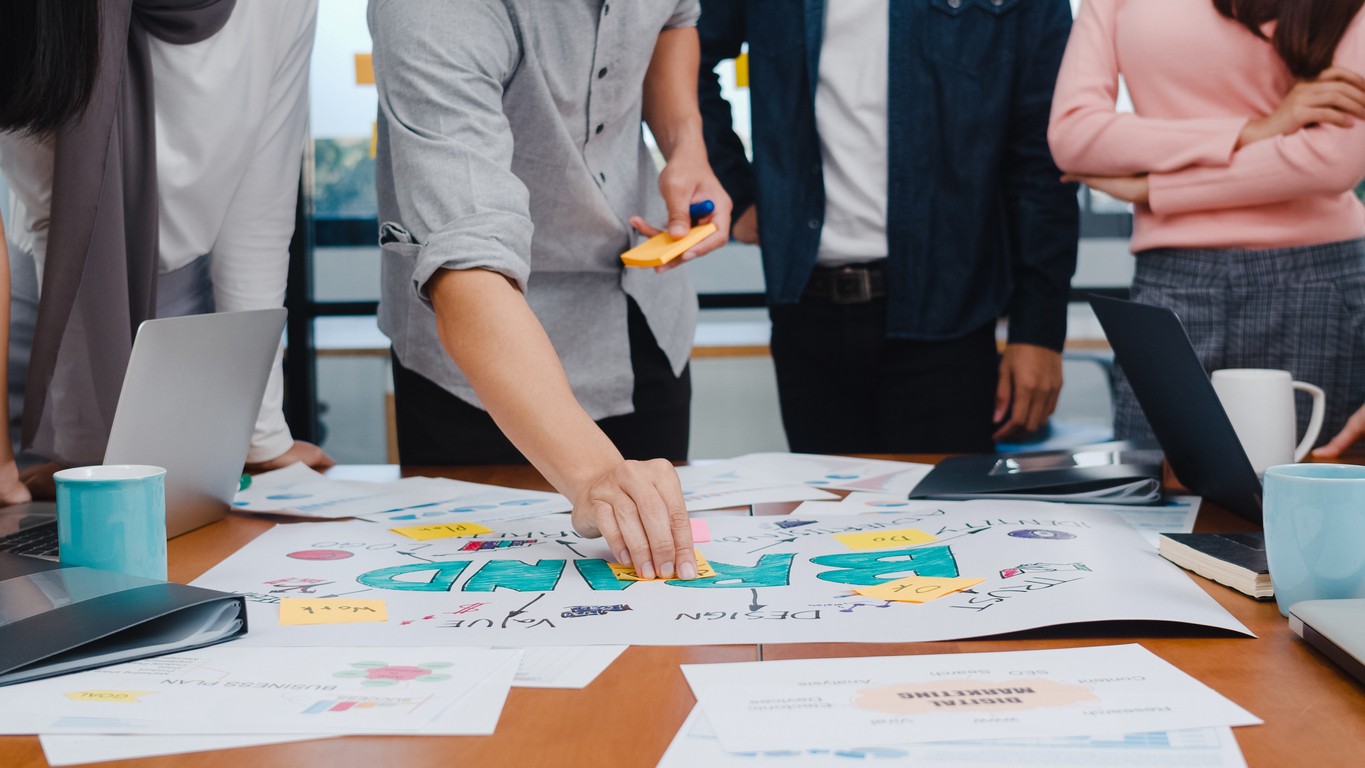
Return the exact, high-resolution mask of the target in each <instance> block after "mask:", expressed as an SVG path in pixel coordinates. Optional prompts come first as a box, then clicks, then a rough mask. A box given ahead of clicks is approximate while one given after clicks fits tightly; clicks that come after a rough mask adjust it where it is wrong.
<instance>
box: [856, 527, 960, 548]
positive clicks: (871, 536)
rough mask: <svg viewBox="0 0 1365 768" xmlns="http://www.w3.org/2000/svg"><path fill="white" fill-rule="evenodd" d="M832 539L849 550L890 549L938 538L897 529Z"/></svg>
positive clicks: (915, 531)
mask: <svg viewBox="0 0 1365 768" xmlns="http://www.w3.org/2000/svg"><path fill="white" fill-rule="evenodd" d="M834 538H836V539H838V540H839V541H842V542H843V543H844V546H846V547H848V548H849V549H890V548H891V547H907V546H914V545H916V544H928V543H929V542H931V541H938V537H937V536H935V535H933V534H931V533H925V532H924V531H921V530H919V529H918V528H899V529H897V530H894V531H865V532H863V533H836V534H834Z"/></svg>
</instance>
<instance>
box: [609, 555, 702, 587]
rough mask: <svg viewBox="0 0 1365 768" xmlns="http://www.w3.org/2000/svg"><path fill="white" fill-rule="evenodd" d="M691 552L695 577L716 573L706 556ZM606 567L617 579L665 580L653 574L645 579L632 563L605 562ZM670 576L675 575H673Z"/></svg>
mask: <svg viewBox="0 0 1365 768" xmlns="http://www.w3.org/2000/svg"><path fill="white" fill-rule="evenodd" d="M692 554H694V555H696V557H697V578H699V579H709V578H711V577H712V576H715V575H716V569H715V568H712V567H711V564H710V563H708V562H706V558H704V557H702V556H701V553H700V552H698V551H696V550H695V549H694V550H692ZM607 567H608V568H611V572H612V573H613V574H615V575H616V578H617V580H619V581H665V579H662V578H659V577H658V576H655V577H654V578H653V579H646V578H644V577H642V576H640V574H638V573H636V572H635V566H633V565H623V564H621V563H607ZM670 578H677V577H676V576H673V577H670Z"/></svg>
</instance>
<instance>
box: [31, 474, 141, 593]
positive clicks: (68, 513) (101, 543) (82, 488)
mask: <svg viewBox="0 0 1365 768" xmlns="http://www.w3.org/2000/svg"><path fill="white" fill-rule="evenodd" d="M53 478H54V479H55V480H56V481H57V544H58V547H59V557H60V558H61V561H62V562H63V563H65V564H68V565H76V566H84V567H87V568H103V569H105V570H109V571H118V572H120V573H126V574H129V575H131V576H143V577H146V578H149V579H161V580H165V578H166V483H165V480H166V470H164V469H162V468H161V467H151V466H145V465H138V464H112V465H108V466H101V467H74V468H72V469H64V470H62V471H60V472H58V473H56V474H55V475H53Z"/></svg>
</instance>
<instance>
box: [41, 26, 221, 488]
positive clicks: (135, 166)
mask: <svg viewBox="0 0 1365 768" xmlns="http://www.w3.org/2000/svg"><path fill="white" fill-rule="evenodd" d="M99 2H100V13H101V18H100V55H99V68H98V71H97V73H96V76H95V83H94V88H93V91H92V93H91V96H90V102H89V105H88V106H87V107H86V110H85V112H84V113H83V114H82V115H81V117H79V118H77V119H75V120H72V121H70V122H69V123H67V124H66V125H64V126H63V127H62V128H60V129H58V131H57V134H56V138H55V147H54V149H55V167H54V169H53V187H52V217H51V229H50V232H51V234H50V238H49V241H48V250H47V258H46V263H45V264H44V267H43V289H42V298H41V300H40V301H39V304H38V320H37V327H36V329H35V332H34V339H33V354H32V357H31V359H30V361H29V370H28V379H27V383H26V387H25V391H24V421H23V444H24V447H25V448H28V449H31V450H33V451H34V452H36V453H38V454H40V455H43V456H46V457H48V458H51V459H53V460H56V461H60V462H62V463H66V464H99V463H101V462H102V461H103V458H104V448H105V445H106V443H107V442H108V440H109V430H110V427H111V426H112V425H113V421H114V410H115V408H116V407H117V405H118V396H119V390H120V388H121V387H122V385H123V375H124V372H125V370H126V368H127V366H128V356H129V354H130V352H131V351H132V341H133V335H134V333H135V332H136V331H137V327H138V325H139V324H141V323H142V321H144V320H147V319H150V318H152V317H153V316H155V313H156V278H157V271H158V266H159V259H158V253H157V242H158V236H157V226H158V222H157V208H158V198H157V184H156V110H155V102H154V100H153V96H154V94H153V82H152V64H151V59H150V56H149V49H148V43H147V40H148V35H151V36H154V37H156V38H157V39H159V40H163V41H165V42H168V43H172V44H176V45H186V44H190V43H197V42H200V41H202V40H206V39H208V38H209V37H212V36H213V35H214V34H216V33H217V32H218V31H219V30H220V29H222V28H223V26H224V25H225V24H226V23H227V21H228V17H229V16H230V15H231V13H232V9H233V5H234V4H235V2H236V0H99Z"/></svg>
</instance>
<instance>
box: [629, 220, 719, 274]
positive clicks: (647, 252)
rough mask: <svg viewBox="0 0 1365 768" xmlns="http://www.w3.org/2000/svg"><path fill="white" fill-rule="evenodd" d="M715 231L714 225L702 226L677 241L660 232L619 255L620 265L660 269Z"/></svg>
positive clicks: (694, 228)
mask: <svg viewBox="0 0 1365 768" xmlns="http://www.w3.org/2000/svg"><path fill="white" fill-rule="evenodd" d="M715 231H716V225H715V224H702V225H701V226H697V227H693V228H692V231H690V232H688V233H687V234H685V235H683V236H682V237H681V238H679V239H677V240H674V239H673V238H671V237H669V236H668V233H667V232H660V233H659V234H657V235H655V236H654V237H651V238H649V239H648V240H646V241H644V242H643V243H641V244H639V245H637V246H635V247H634V248H631V249H630V250H629V251H626V252H625V253H623V254H621V263H622V264H625V265H626V266H627V267H661V266H663V265H664V264H667V263H668V262H670V261H672V260H674V259H676V258H678V257H679V256H681V255H683V254H684V253H687V249H688V248H691V247H692V246H694V245H696V244H697V243H700V242H701V241H703V240H705V239H706V238H708V237H710V236H711V233H713V232H715Z"/></svg>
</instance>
